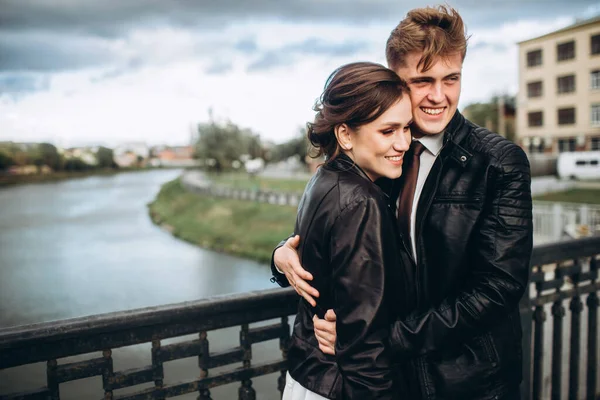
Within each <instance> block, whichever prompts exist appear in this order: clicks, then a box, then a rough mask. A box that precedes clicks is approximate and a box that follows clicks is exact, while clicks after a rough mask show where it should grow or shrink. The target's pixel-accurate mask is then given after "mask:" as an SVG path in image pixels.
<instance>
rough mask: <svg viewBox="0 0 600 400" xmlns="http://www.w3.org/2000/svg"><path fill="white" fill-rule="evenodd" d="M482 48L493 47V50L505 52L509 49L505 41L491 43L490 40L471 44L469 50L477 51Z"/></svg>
mask: <svg viewBox="0 0 600 400" xmlns="http://www.w3.org/2000/svg"><path fill="white" fill-rule="evenodd" d="M482 49H491V50H492V51H497V52H503V51H506V50H507V49H508V46H507V45H506V44H505V43H490V42H485V41H481V42H476V43H474V44H470V45H469V52H475V51H477V50H482Z"/></svg>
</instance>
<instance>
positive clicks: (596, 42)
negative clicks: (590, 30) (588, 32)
mask: <svg viewBox="0 0 600 400" xmlns="http://www.w3.org/2000/svg"><path fill="white" fill-rule="evenodd" d="M591 45H592V46H591V47H592V48H591V49H590V50H591V53H592V54H600V35H594V36H592V40H591Z"/></svg>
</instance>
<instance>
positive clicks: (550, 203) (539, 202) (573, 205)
mask: <svg viewBox="0 0 600 400" xmlns="http://www.w3.org/2000/svg"><path fill="white" fill-rule="evenodd" d="M536 205H539V206H545V207H554V206H556V205H559V206H562V207H569V208H582V207H585V208H587V209H588V210H594V211H596V210H600V204H590V203H573V202H568V201H544V200H534V201H533V208H535V206H536Z"/></svg>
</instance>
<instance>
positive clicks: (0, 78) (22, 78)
mask: <svg viewBox="0 0 600 400" xmlns="http://www.w3.org/2000/svg"><path fill="white" fill-rule="evenodd" d="M49 87H50V79H49V78H48V76H46V75H39V74H24V73H17V74H7V73H4V74H0V96H2V95H4V94H8V95H10V96H18V95H24V94H27V93H32V92H37V91H40V90H46V89H48V88H49Z"/></svg>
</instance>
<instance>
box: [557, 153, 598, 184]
mask: <svg viewBox="0 0 600 400" xmlns="http://www.w3.org/2000/svg"><path fill="white" fill-rule="evenodd" d="M556 169H557V172H558V176H559V177H560V178H562V179H600V151H577V152H568V153H560V154H559V155H558V161H557V166H556Z"/></svg>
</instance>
